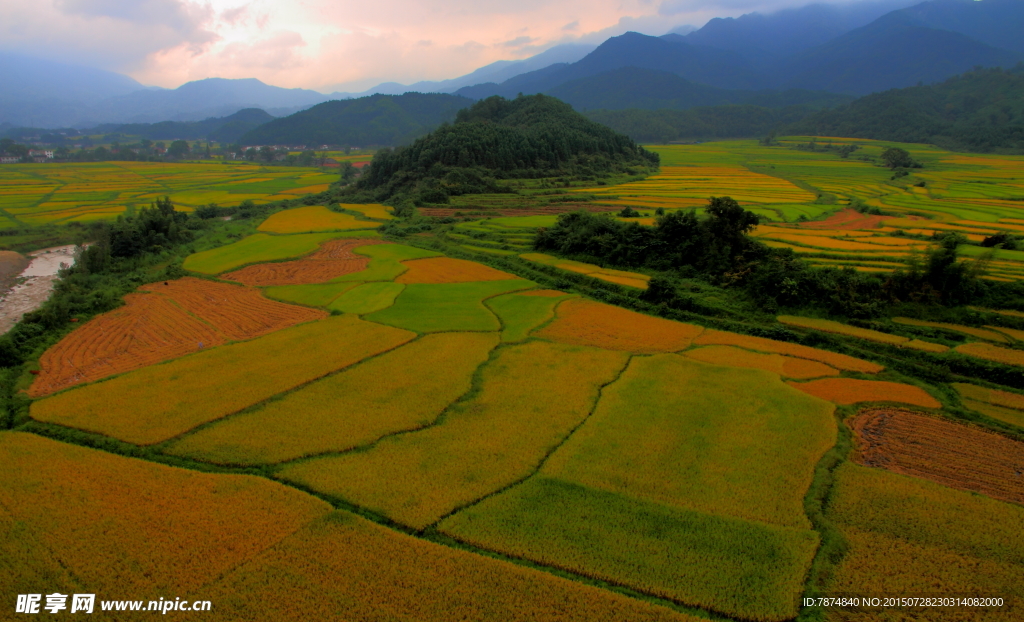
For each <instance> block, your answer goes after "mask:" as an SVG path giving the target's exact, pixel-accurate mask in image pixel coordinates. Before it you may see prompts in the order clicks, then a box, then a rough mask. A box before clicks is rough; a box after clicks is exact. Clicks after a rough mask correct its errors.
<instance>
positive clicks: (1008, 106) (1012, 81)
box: [783, 64, 1024, 153]
mask: <svg viewBox="0 0 1024 622" xmlns="http://www.w3.org/2000/svg"><path fill="white" fill-rule="evenodd" d="M783 131H784V132H785V133H787V134H804V135H818V136H849V137H852V138H874V139H878V140H893V141H900V142H909V143H934V144H937V145H939V146H941V147H946V148H949V149H957V150H967V151H983V152H984V151H1007V152H1017V153H1024V64H1020V65H1017V67H1015V68H1014V69H1012V70H1009V71H1004V70H1001V69H982V70H976V71H971V72H969V73H965V74H963V75H961V76H956V77H954V78H950V79H949V80H947V81H945V82H943V83H941V84H936V85H931V86H917V87H911V88H906V89H894V90H891V91H886V92H884V93H875V94H874V95H868V96H867V97H862V98H860V99H858V100H857V101H854V102H852V103H851V104H849V105H846V106H840V107H838V108H835V109H833V110H823V111H820V112H817V113H814V114H811V115H809V116H807V117H805V118H804V119H802V120H801V121H798V122H796V123H794V124H792V125H789V126H788V127H786V128H784V130H783Z"/></svg>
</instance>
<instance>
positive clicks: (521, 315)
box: [484, 289, 568, 342]
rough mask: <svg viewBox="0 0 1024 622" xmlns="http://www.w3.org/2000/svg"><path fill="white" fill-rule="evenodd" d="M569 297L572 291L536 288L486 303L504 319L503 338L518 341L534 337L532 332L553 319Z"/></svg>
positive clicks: (507, 340)
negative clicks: (560, 302)
mask: <svg viewBox="0 0 1024 622" xmlns="http://www.w3.org/2000/svg"><path fill="white" fill-rule="evenodd" d="M536 291H541V292H547V293H544V294H539V295H538V294H536V293H534V292H536ZM566 296H568V294H565V293H563V292H559V291H555V290H550V289H548V290H533V291H528V292H522V293H516V294H508V295H507V296H495V297H494V298H489V299H488V300H487V301H486V302H485V303H484V304H485V305H487V308H489V309H490V310H491V311H493V312H494V314H495V315H497V316H498V319H499V320H501V327H502V331H501V340H502V341H504V342H517V341H523V340H524V339H526V338H527V337H529V336H530V331H532V330H533V329H535V328H537V327H538V326H540V325H541V324H543V323H544V322H547V321H548V320H550V319H551V318H553V317H554V316H555V306H556V305H557V304H558V301H559V299H561V298H565V297H566Z"/></svg>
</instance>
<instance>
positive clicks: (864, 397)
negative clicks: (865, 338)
mask: <svg viewBox="0 0 1024 622" xmlns="http://www.w3.org/2000/svg"><path fill="white" fill-rule="evenodd" d="M789 384H790V386H793V387H795V388H797V389H800V390H801V391H803V392H804V393H807V394H809V395H813V396H814V397H820V398H821V399H823V400H828V401H830V402H834V403H836V404H857V403H860V402H899V403H901V404H912V405H914V406H923V407H924V408H942V404H940V403H939V401H938V400H936V399H935V398H934V397H932V396H930V395H928V394H927V393H926V392H925V391H924V389H921V388H919V387H915V386H912V385H909V384H900V383H898V382H884V381H879V380H857V379H854V378H824V379H822V380H812V381H810V382H790V383H789Z"/></svg>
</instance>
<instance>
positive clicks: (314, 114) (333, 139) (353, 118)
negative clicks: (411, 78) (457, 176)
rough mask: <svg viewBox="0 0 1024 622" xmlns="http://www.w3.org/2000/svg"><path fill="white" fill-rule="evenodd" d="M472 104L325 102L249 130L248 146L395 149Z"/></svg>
mask: <svg viewBox="0 0 1024 622" xmlns="http://www.w3.org/2000/svg"><path fill="white" fill-rule="evenodd" d="M472 103H473V102H472V100H469V99H466V98H465V97H458V96H455V95H447V94H440V93H432V94H423V93H405V94H404V95H371V96H369V97H361V98H359V99H345V100H337V101H329V102H324V103H322V104H319V105H316V106H313V107H312V108H310V109H308V110H303V111H301V112H297V113H295V114H293V115H291V116H288V117H284V118H282V119H275V120H273V121H271V122H269V123H267V124H265V125H261V126H260V127H257V128H256V129H253V130H250V131H248V132H246V133H245V134H244V135H243V136H242V137H241V138H240V139H239V142H240V143H241V144H243V145H282V144H292V145H294V144H305V145H323V144H327V145H349V146H360V147H368V146H395V145H401V144H405V143H408V142H411V141H412V140H414V139H416V138H418V137H420V136H423V135H424V134H426V133H428V132H430V131H431V130H433V129H434V128H436V127H437V126H438V125H441V124H442V123H445V122H449V121H452V120H453V119H454V118H455V113H456V112H458V111H459V110H460V109H462V108H465V107H466V106H469V105H470V104H472Z"/></svg>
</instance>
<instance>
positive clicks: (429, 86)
mask: <svg viewBox="0 0 1024 622" xmlns="http://www.w3.org/2000/svg"><path fill="white" fill-rule="evenodd" d="M596 47H597V46H596V45H590V44H584V43H566V44H563V45H556V46H555V47H553V48H550V49H548V50H545V51H543V52H541V53H540V54H537V55H536V56H531V57H530V58H525V59H523V60H499V61H497V62H494V63H491V64H490V65H486V66H484V67H481V68H480V69H477V70H476V71H473V72H472V73H468V74H466V75H464V76H460V77H458V78H452V79H451V80H441V81H438V82H416V83H414V84H410V85H408V86H406V85H402V84H398V83H397V82H385V83H384V84H379V85H377V86H375V87H373V88H372V89H370V90H368V91H364V92H362V93H355V94H348V93H335V94H334V95H339V96H340V95H350V96H351V97H366V96H368V95H374V94H377V93H380V94H384V95H401V94H402V93H408V92H416V93H454V92H455V91H457V90H458V89H460V88H462V87H465V86H471V85H474V84H482V83H485V82H504V81H505V80H508V79H510V78H514V77H516V76H518V75H520V74H523V73H527V72H529V71H536V70H538V69H543V68H544V67H547V66H549V65H553V64H556V63H574V62H576V61H578V60H580V59H581V58H583V57H584V56H586V55H587V54H589V53H591V52H593V51H594V49H595V48H596Z"/></svg>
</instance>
